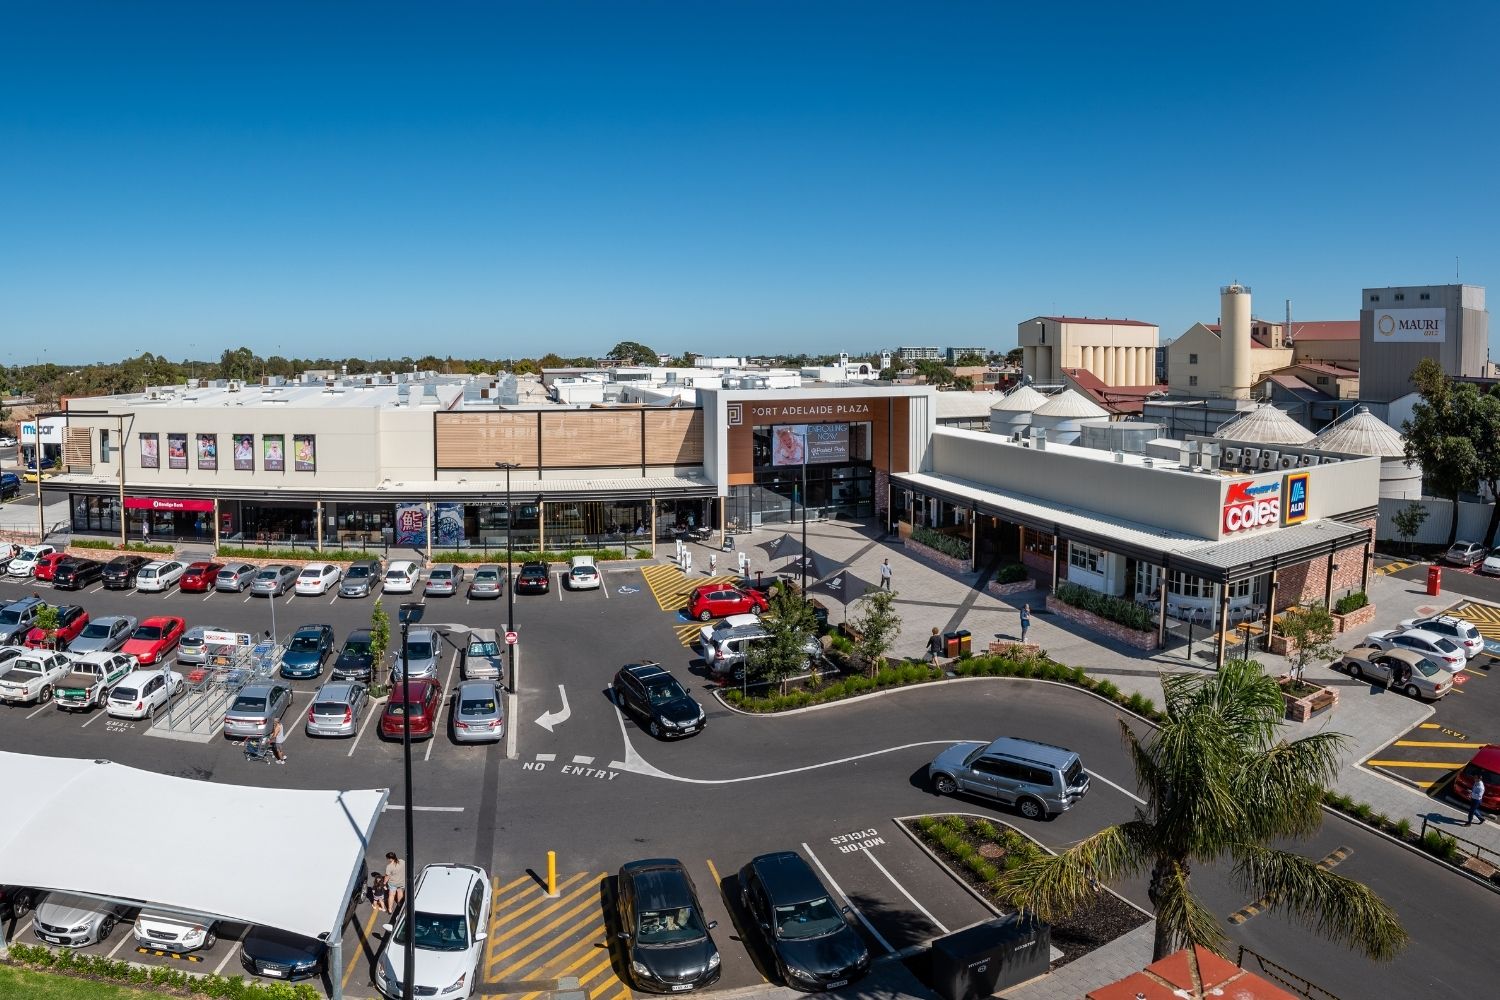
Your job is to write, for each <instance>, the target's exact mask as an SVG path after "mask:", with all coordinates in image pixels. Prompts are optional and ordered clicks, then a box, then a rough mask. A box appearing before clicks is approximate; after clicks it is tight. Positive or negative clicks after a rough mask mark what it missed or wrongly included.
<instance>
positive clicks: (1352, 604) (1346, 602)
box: [1333, 590, 1370, 615]
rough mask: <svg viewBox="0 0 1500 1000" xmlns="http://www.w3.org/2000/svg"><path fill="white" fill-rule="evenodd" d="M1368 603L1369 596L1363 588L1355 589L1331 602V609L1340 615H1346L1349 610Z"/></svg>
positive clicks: (1357, 608) (1354, 609)
mask: <svg viewBox="0 0 1500 1000" xmlns="http://www.w3.org/2000/svg"><path fill="white" fill-rule="evenodd" d="M1369 603H1370V597H1369V595H1368V594H1366V593H1365V592H1364V591H1363V590H1356V591H1354V592H1352V593H1348V594H1345V595H1344V596H1343V597H1340V598H1339V599H1338V600H1337V601H1335V602H1334V603H1333V610H1334V611H1335V612H1336V613H1338V614H1341V615H1347V614H1348V613H1349V612H1351V611H1358V610H1359V609H1360V608H1362V607H1364V606H1365V605H1366V604H1369Z"/></svg>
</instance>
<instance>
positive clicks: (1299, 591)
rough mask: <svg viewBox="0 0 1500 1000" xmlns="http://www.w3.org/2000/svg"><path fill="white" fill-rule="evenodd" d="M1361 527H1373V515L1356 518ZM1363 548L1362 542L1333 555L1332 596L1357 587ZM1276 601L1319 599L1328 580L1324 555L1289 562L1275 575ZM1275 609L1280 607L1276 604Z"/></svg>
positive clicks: (1294, 601)
mask: <svg viewBox="0 0 1500 1000" xmlns="http://www.w3.org/2000/svg"><path fill="white" fill-rule="evenodd" d="M1359 526H1360V527H1362V528H1371V529H1373V528H1374V527H1375V521H1374V519H1373V518H1372V519H1369V520H1365V521H1361V522H1359ZM1364 558H1365V550H1364V547H1363V546H1355V547H1354V548H1349V549H1344V550H1343V551H1342V552H1336V553H1334V556H1333V562H1334V565H1335V566H1337V567H1338V568H1337V569H1336V570H1334V573H1333V598H1334V600H1338V598H1339V596H1340V595H1342V594H1343V593H1344V592H1345V591H1348V590H1358V589H1359V581H1360V578H1361V577H1362V576H1363V574H1364ZM1276 579H1277V584H1276V603H1277V604H1278V605H1280V606H1281V607H1282V608H1284V607H1289V606H1290V605H1293V604H1306V603H1309V602H1314V603H1322V601H1323V595H1324V593H1325V591H1326V584H1327V582H1328V557H1327V556H1319V557H1318V558H1316V559H1313V560H1311V561H1310V562H1305V563H1301V564H1300V565H1297V566H1290V567H1288V568H1286V569H1284V570H1282V571H1281V572H1280V574H1279V575H1278V576H1277V578H1276ZM1277 610H1280V608H1278V609H1277Z"/></svg>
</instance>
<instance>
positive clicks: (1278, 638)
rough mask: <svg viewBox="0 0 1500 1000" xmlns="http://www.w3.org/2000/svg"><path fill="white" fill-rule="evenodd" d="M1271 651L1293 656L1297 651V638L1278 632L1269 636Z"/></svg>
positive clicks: (1279, 654)
mask: <svg viewBox="0 0 1500 1000" xmlns="http://www.w3.org/2000/svg"><path fill="white" fill-rule="evenodd" d="M1271 652H1273V653H1275V654H1276V655H1277V656H1287V657H1290V656H1293V655H1294V654H1295V653H1296V652H1297V640H1295V639H1291V638H1288V637H1287V636H1284V635H1282V634H1281V633H1280V632H1276V633H1273V634H1272V636H1271Z"/></svg>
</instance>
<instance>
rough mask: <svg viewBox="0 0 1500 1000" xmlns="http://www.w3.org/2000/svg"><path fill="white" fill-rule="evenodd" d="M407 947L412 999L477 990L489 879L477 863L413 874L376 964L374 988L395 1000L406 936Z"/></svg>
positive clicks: (400, 983)
mask: <svg viewBox="0 0 1500 1000" xmlns="http://www.w3.org/2000/svg"><path fill="white" fill-rule="evenodd" d="M413 912H415V913H416V915H417V918H416V921H415V923H416V936H415V939H414V941H413V944H414V947H413V949H412V973H413V975H412V985H413V986H414V987H415V988H416V992H417V995H418V996H429V997H430V996H437V997H466V996H469V995H470V994H471V993H472V992H473V991H474V989H475V987H476V986H478V979H479V974H480V968H479V962H480V959H481V958H482V957H483V954H484V939H485V937H486V936H487V934H488V930H487V928H488V920H489V912H490V877H489V874H488V873H487V872H485V870H484V869H483V868H480V867H479V866H478V865H459V864H446V865H428V866H427V867H426V868H423V869H422V874H420V875H418V876H417V881H416V886H415V888H414V889H413V890H412V895H411V900H410V902H409V903H408V904H407V905H406V906H405V907H403V908H402V912H401V914H400V916H399V917H398V919H397V922H396V923H395V924H394V925H392V924H386V925H385V930H386V938H385V942H384V943H383V944H382V945H381V948H380V957H379V959H378V960H377V962H376V971H375V988H376V989H378V990H379V991H380V992H381V994H382V995H383V996H387V997H392V998H399V997H400V996H401V995H402V988H403V985H404V980H405V976H406V935H407V934H410V933H411V932H412V923H413V922H412V921H410V920H408V919H407V918H408V917H409V916H410V915H411V914H412V913H413Z"/></svg>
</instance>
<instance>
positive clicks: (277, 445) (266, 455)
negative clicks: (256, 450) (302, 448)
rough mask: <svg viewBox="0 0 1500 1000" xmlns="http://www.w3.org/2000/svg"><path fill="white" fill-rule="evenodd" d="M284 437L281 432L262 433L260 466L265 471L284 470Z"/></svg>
mask: <svg viewBox="0 0 1500 1000" xmlns="http://www.w3.org/2000/svg"><path fill="white" fill-rule="evenodd" d="M285 443H286V438H285V437H284V436H283V435H281V434H263V435H261V439H260V467H261V468H262V469H265V470H266V471H267V472H285V471H286V453H285V452H284V451H282V447H283V445H284V444H285Z"/></svg>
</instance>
